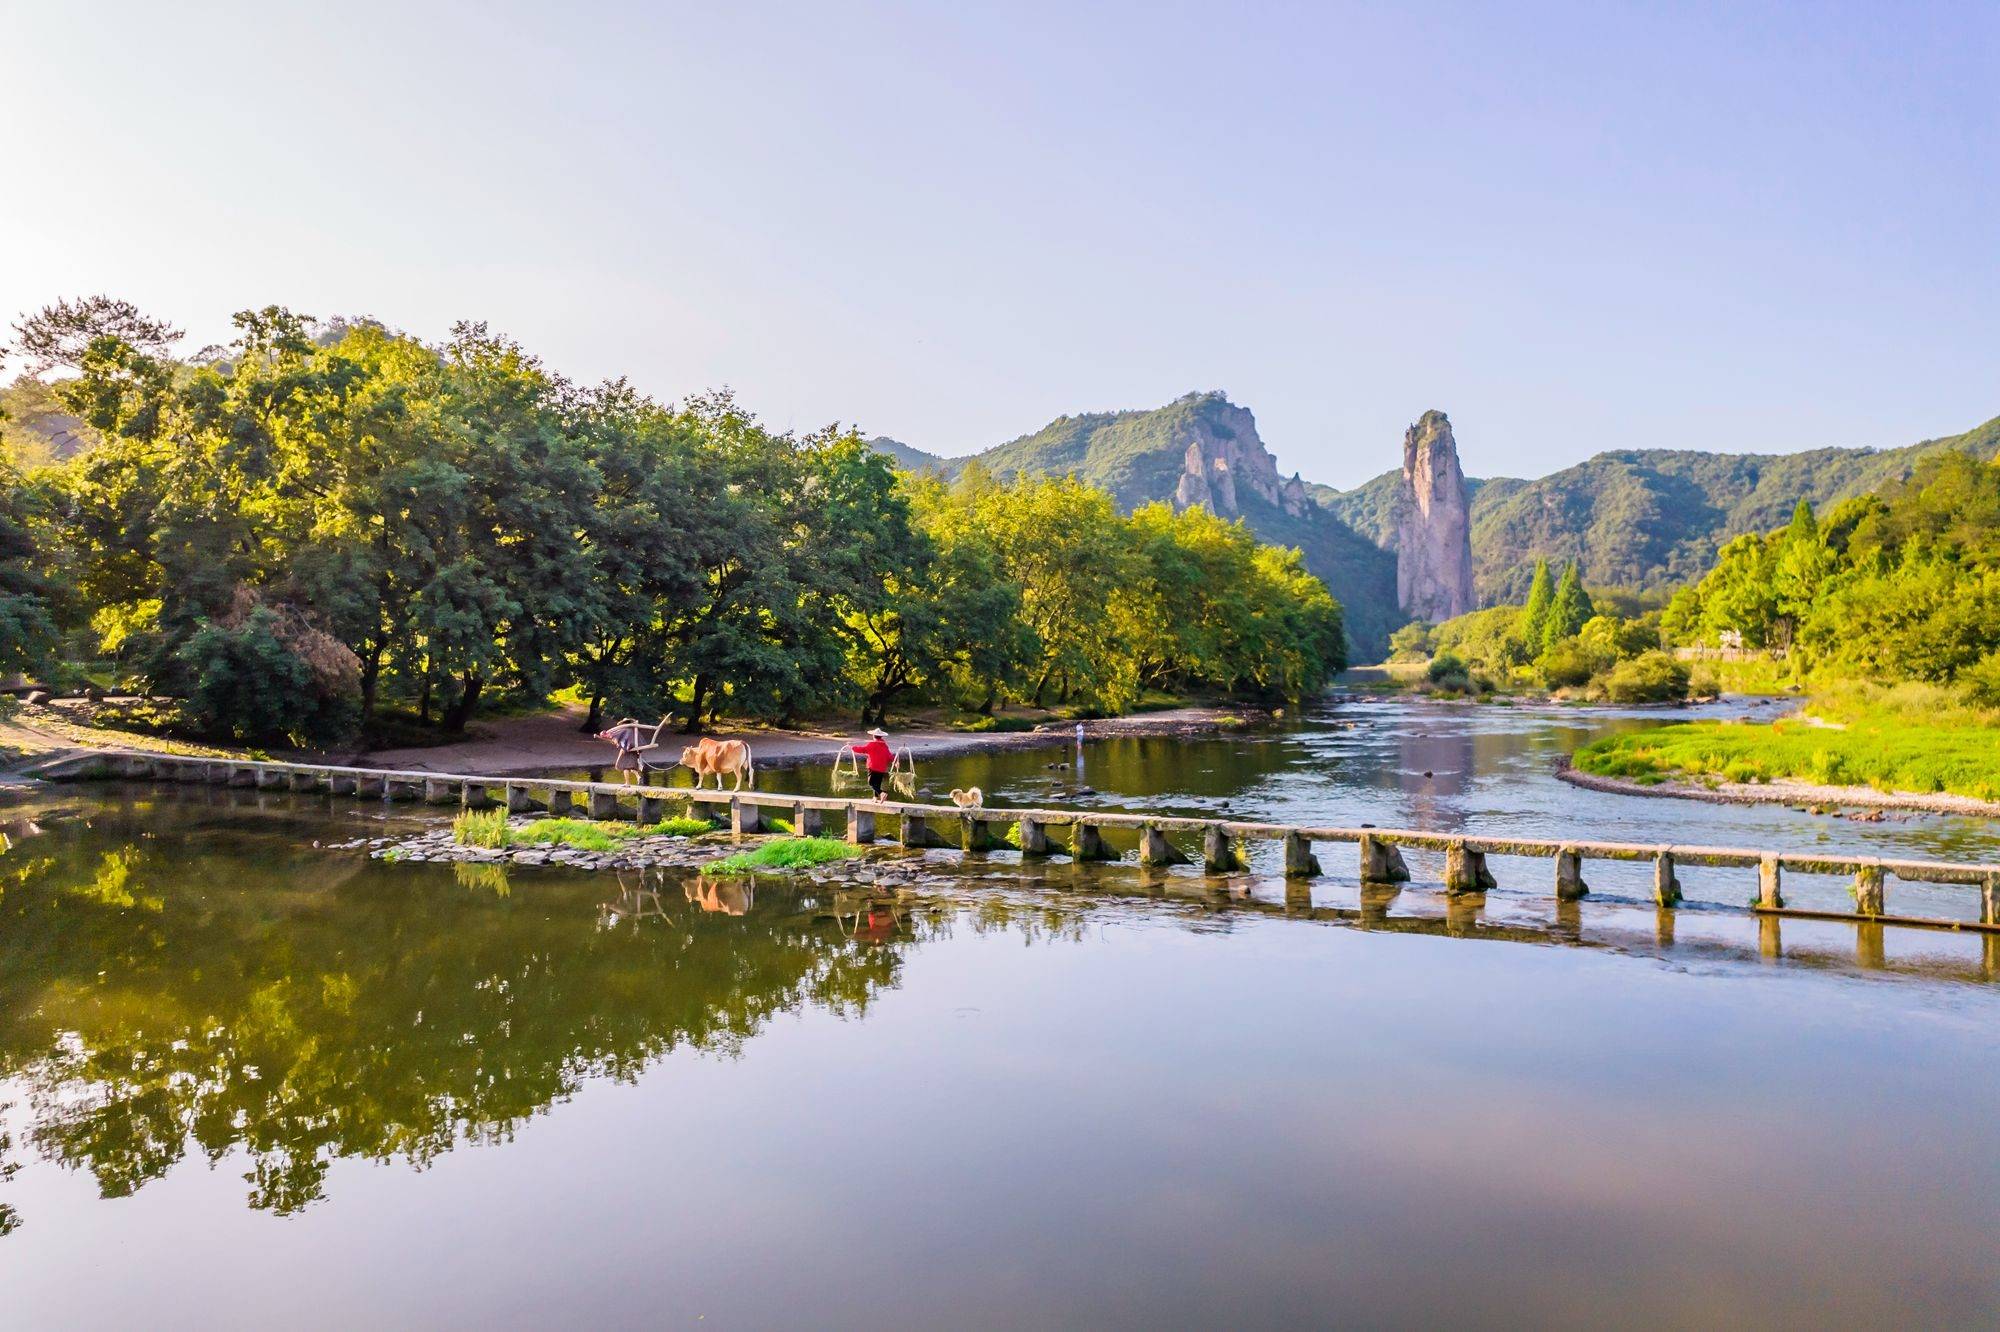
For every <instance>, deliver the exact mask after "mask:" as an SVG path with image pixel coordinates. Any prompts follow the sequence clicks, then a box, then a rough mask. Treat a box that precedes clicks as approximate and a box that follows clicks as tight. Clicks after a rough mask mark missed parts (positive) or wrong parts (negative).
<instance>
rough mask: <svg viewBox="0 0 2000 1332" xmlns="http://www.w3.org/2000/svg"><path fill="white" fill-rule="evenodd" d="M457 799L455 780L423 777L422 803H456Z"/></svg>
mask: <svg viewBox="0 0 2000 1332" xmlns="http://www.w3.org/2000/svg"><path fill="white" fill-rule="evenodd" d="M458 800H459V796H458V783H457V782H447V781H444V780H442V779H440V778H437V777H426V778H424V803H425V804H426V805H456V804H457V803H458Z"/></svg>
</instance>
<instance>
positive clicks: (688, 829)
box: [633, 815, 716, 837]
mask: <svg viewBox="0 0 2000 1332" xmlns="http://www.w3.org/2000/svg"><path fill="white" fill-rule="evenodd" d="M715 828H716V825H715V824H713V823H711V822H710V821H709V820H707V819H690V818H683V817H680V816H678V815H677V816H675V817H674V818H671V819H661V820H660V821H659V822H658V823H648V824H644V825H642V826H640V827H638V828H635V829H633V832H634V833H635V834H637V835H638V836H640V837H699V836H701V835H702V834H703V833H712V832H714V831H715Z"/></svg>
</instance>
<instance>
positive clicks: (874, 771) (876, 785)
mask: <svg viewBox="0 0 2000 1332" xmlns="http://www.w3.org/2000/svg"><path fill="white" fill-rule="evenodd" d="M848 748H849V749H851V750H853V751H854V752H855V753H857V754H859V755H861V757H862V759H863V760H864V761H865V762H866V763H867V764H868V789H869V790H871V791H873V792H874V793H875V798H876V799H877V800H880V799H881V798H882V788H883V787H884V786H886V785H887V784H888V781H889V766H890V765H891V764H892V763H894V762H895V761H896V755H895V752H894V751H893V750H891V749H890V748H889V733H888V732H887V731H885V730H883V729H882V728H881V727H879V726H877V727H876V728H875V729H874V730H872V731H870V732H869V733H868V743H867V744H865V745H849V746H848Z"/></svg>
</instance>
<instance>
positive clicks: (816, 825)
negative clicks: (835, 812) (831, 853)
mask: <svg viewBox="0 0 2000 1332" xmlns="http://www.w3.org/2000/svg"><path fill="white" fill-rule="evenodd" d="M825 828H826V816H825V815H824V814H823V813H822V812H821V810H820V809H819V807H818V806H816V805H793V806H792V831H793V832H795V833H797V834H798V835H799V836H800V837H818V836H819V835H820V834H821V833H822V832H823V831H824V830H825Z"/></svg>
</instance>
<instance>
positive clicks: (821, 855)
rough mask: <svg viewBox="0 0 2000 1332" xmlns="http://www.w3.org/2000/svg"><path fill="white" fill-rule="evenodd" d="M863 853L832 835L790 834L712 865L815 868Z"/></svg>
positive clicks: (735, 869) (737, 870) (732, 869)
mask: <svg viewBox="0 0 2000 1332" xmlns="http://www.w3.org/2000/svg"><path fill="white" fill-rule="evenodd" d="M860 854H862V852H861V848H860V847H858V846H849V845H848V844H847V843H846V842H842V841H837V840H835V839H834V838H831V837H786V838H782V839H780V840H778V841H775V842H766V843H764V845H762V846H760V847H758V848H757V849H756V850H754V851H739V852H738V853H737V854H735V855H733V856H730V857H729V858H728V859H726V860H719V861H717V862H716V863H715V864H714V865H713V866H711V867H710V868H711V869H713V870H715V871H717V872H719V873H722V874H749V873H753V872H756V871H766V872H771V871H783V870H801V869H811V868H812V867H813V866H815V865H825V864H829V863H831V862H833V861H836V860H848V859H851V858H852V857H854V856H858V855H860Z"/></svg>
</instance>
